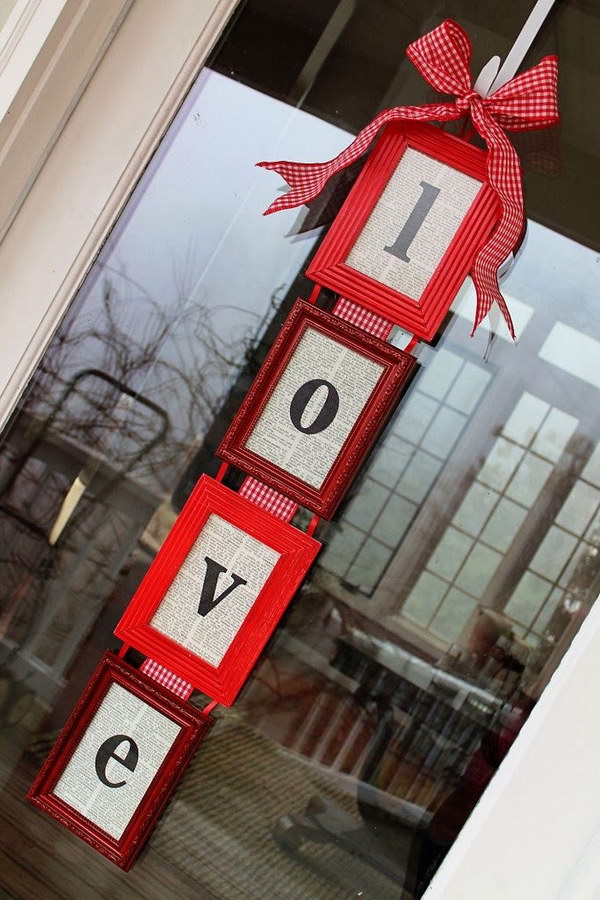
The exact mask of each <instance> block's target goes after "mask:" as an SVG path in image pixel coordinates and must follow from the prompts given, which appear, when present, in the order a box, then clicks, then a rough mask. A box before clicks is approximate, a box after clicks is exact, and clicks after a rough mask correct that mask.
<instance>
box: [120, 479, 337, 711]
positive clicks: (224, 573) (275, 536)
mask: <svg viewBox="0 0 600 900" xmlns="http://www.w3.org/2000/svg"><path fill="white" fill-rule="evenodd" d="M320 546H321V545H320V543H319V542H318V541H316V540H315V539H314V538H312V537H310V536H309V535H307V534H305V533H304V532H303V531H299V530H298V529H297V528H294V527H293V526H292V525H289V524H287V523H286V522H282V521H281V520H280V519H277V518H276V517H275V516H273V515H272V514H271V513H269V512H267V511H266V510H264V509H261V508H260V507H258V506H256V505H255V504H254V503H252V502H251V501H250V500H247V499H246V498H245V497H241V496H240V495H239V494H236V493H235V491H231V490H229V488H226V487H224V486H223V485H222V484H220V482H218V481H214V480H213V479H212V478H209V477H208V476H207V475H203V476H202V477H201V478H200V480H199V481H198V484H197V485H196V487H195V488H194V490H193V492H192V494H191V496H190V498H189V500H188V502H187V503H186V505H185V506H184V508H183V510H182V511H181V513H180V515H179V517H178V518H177V521H176V522H175V525H174V526H173V528H172V529H171V531H170V533H169V536H168V537H167V540H166V541H165V543H164V544H163V546H162V547H161V549H160V551H159V553H158V555H157V556H156V559H155V560H154V562H153V563H152V566H151V567H150V569H149V570H148V572H147V573H146V576H145V578H144V580H143V581H142V583H141V585H140V587H139V588H138V590H137V592H136V593H135V595H134V597H133V599H132V601H131V603H130V604H129V606H128V607H127V609H126V610H125V613H124V614H123V617H122V619H121V621H120V622H119V624H118V625H117V627H116V629H115V634H116V635H117V636H118V637H120V638H121V640H123V641H125V642H126V643H128V644H130V645H131V646H132V647H135V648H136V649H137V650H141V651H142V653H146V654H147V655H148V656H151V657H152V658H153V659H155V660H156V661H157V662H159V663H161V664H162V665H164V666H167V668H169V669H170V670H171V671H172V672H175V673H176V674H177V675H180V676H181V677H182V678H185V679H186V680H187V681H189V682H190V684H193V685H194V687H196V688H198V689H199V690H201V691H204V693H206V694H208V695H209V696H210V697H212V698H214V699H215V700H218V701H219V703H223V704H224V705H225V706H229V705H231V703H233V701H234V699H235V697H236V695H237V693H238V691H239V690H240V688H241V687H242V685H243V684H244V681H245V680H246V678H247V677H248V675H249V674H250V671H251V669H252V667H253V665H254V663H255V662H256V660H257V658H258V656H259V654H260V652H261V650H262V649H263V647H264V645H265V644H266V642H267V641H268V639H269V637H270V636H271V634H272V632H273V630H274V629H275V627H276V625H277V623H278V621H279V619H280V618H281V616H282V614H283V612H284V610H285V609H286V607H287V605H288V604H289V602H290V600H291V599H292V597H293V596H294V594H295V592H296V590H297V588H298V587H299V586H300V584H301V582H302V580H303V578H304V577H305V575H306V573H307V572H308V570H309V568H310V566H311V565H312V562H313V560H314V558H315V556H316V555H317V552H318V550H319V549H320Z"/></svg>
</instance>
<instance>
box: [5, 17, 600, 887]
mask: <svg viewBox="0 0 600 900" xmlns="http://www.w3.org/2000/svg"><path fill="white" fill-rule="evenodd" d="M105 4H106V5H105ZM25 5H27V4H26V2H25V0H23V3H22V4H21V7H22V8H23V7H24V6H25ZM34 5H35V6H36V8H37V6H38V5H39V6H44V8H45V11H46V13H47V14H48V16H51V11H52V10H51V7H52V9H53V12H54V14H55V15H56V16H57V17H58V16H59V14H60V13H62V14H63V16H64V14H65V10H66V9H67V8H68V10H69V11H70V13H71V14H72V16H74V17H75V18H77V16H79V19H78V20H77V21H79V22H80V24H82V27H81V29H80V30H79V31H78V29H76V28H71V30H70V31H69V35H70V39H69V40H67V41H65V42H63V44H62V45H61V46H60V47H59V48H58V49H57V47H56V46H54V53H53V55H51V59H50V63H48V60H47V59H46V65H47V66H48V65H49V66H50V68H49V69H48V70H47V76H48V79H49V83H52V75H53V73H54V74H56V73H57V72H61V71H64V65H65V62H68V59H69V56H68V54H69V53H73V52H75V53H76V52H77V51H78V50H79V52H81V53H83V52H84V48H85V47H86V46H87V47H88V49H87V56H86V59H85V65H82V66H81V67H80V68H78V69H77V78H78V79H79V81H78V83H77V84H76V83H74V82H73V81H71V82H70V84H69V85H68V90H67V91H66V93H63V94H60V92H59V94H60V96H59V97H58V100H57V101H56V103H55V106H54V107H53V109H54V118H53V119H51V121H50V123H49V125H48V123H46V126H47V127H46V126H45V130H43V134H41V136H40V135H38V136H40V141H39V142H38V145H36V153H37V156H36V155H35V154H34V158H33V160H32V159H29V162H28V164H32V167H31V168H30V170H29V173H28V174H27V173H26V176H27V177H26V178H25V180H24V181H23V180H21V182H20V183H19V191H20V193H19V196H18V197H17V198H16V201H15V202H16V206H15V203H13V205H12V206H11V209H14V215H12V216H11V215H9V218H10V219H11V224H10V227H9V228H8V230H7V232H6V234H5V236H4V239H3V240H2V243H0V271H1V272H2V279H1V287H0V290H1V291H2V299H1V301H0V325H1V326H2V334H3V335H4V341H3V353H2V357H1V358H0V424H1V423H2V422H4V421H6V419H7V417H8V416H9V414H10V412H11V411H12V409H13V408H14V405H15V403H16V401H17V399H18V397H19V396H20V394H21V392H22V390H23V389H24V387H25V385H26V383H27V380H28V379H29V377H30V375H31V373H32V372H33V370H34V368H35V366H36V365H37V362H38V360H39V358H40V356H41V354H42V353H43V351H44V349H45V347H46V346H47V343H48V341H49V340H50V338H51V336H52V334H53V332H54V330H55V328H56V327H57V325H58V323H59V321H60V319H61V317H62V315H63V314H64V312H65V310H66V309H67V306H68V304H69V302H70V301H71V299H72V297H73V295H74V293H75V291H76V290H77V288H78V286H79V284H80V283H81V282H82V280H83V278H84V277H85V274H86V272H87V271H88V270H89V267H90V266H91V264H92V262H93V259H94V258H95V256H96V254H97V252H98V250H99V249H100V247H101V245H102V243H103V241H104V240H105V238H106V236H107V234H108V232H109V231H110V228H111V227H112V225H113V223H114V221H115V220H116V217H117V216H118V214H119V212H120V210H121V209H122V208H123V205H124V204H125V202H126V200H127V198H128V196H129V194H130V193H131V190H132V189H133V186H134V185H135V183H136V181H137V179H138V178H139V176H140V174H141V173H142V171H143V169H144V167H145V166H146V165H147V163H148V161H149V159H150V157H151V155H152V153H153V152H154V150H155V148H156V146H157V144H158V142H159V140H160V138H161V136H162V134H163V133H164V131H165V130H166V128H167V126H168V124H169V123H170V121H171V120H172V118H173V116H174V114H175V112H176V110H177V108H178V106H179V104H180V102H181V100H182V99H183V97H184V96H185V94H186V92H187V90H188V88H189V86H190V84H191V83H192V81H193V79H194V78H195V76H196V74H197V72H198V70H199V68H200V66H201V65H202V63H203V61H204V60H205V59H206V56H207V54H208V53H209V51H210V49H211V48H212V47H213V45H214V42H215V40H216V39H217V38H218V36H219V35H220V33H221V30H222V28H223V27H224V25H225V23H226V22H227V20H228V18H229V16H230V14H231V12H232V11H233V9H234V7H235V5H236V0H177V2H176V3H164V2H162V0H161V2H157V0H133V2H131V0H110V3H108V2H107V0H102V2H101V3H99V2H98V0H91V3H90V2H89V0H87V2H86V0H70V2H61V0H56V2H54V3H53V4H52V3H51V2H50V0H38V3H34ZM109 6H110V12H109V13H108V12H106V10H107V9H108V7H109ZM99 7H101V8H103V9H104V10H105V12H106V15H103V16H100V18H101V19H102V22H98V21H97V20H96V26H97V30H96V31H95V32H94V23H93V19H90V18H88V19H86V14H87V15H88V16H91V15H92V10H94V9H95V10H96V15H97V14H98V8H99ZM29 11H30V12H31V11H32V7H31V6H30V7H29ZM61 22H62V23H63V24H64V19H63V20H61ZM51 24H52V23H51V20H50V18H46V26H47V30H48V34H52V27H50V26H51ZM83 24H85V26H86V27H85V28H83ZM55 26H56V23H55V24H54V26H53V27H55ZM67 30H68V29H67ZM90 31H91V32H93V33H94V34H95V37H94V40H93V41H92V42H91V45H89V46H88V45H86V43H85V40H86V39H85V37H84V35H85V34H87V36H88V39H89V36H90ZM23 33H24V34H27V27H25V28H24V32H23ZM54 36H55V37H56V33H55V35H54ZM63 36H64V35H63ZM0 37H1V35H0ZM21 37H22V35H21ZM28 37H29V40H28V41H26V42H25V44H23V46H22V49H23V51H24V50H25V48H26V47H28V48H29V51H30V53H31V48H32V47H33V36H32V34H31V33H29V35H28ZM59 43H60V42H59ZM44 46H46V47H48V45H47V44H46V42H44V41H42V42H41V44H40V47H38V51H37V55H36V53H33V56H32V58H31V59H30V60H29V65H30V69H27V66H26V65H25V67H24V71H25V76H24V77H23V79H22V81H21V82H19V81H18V79H17V80H16V81H13V82H12V84H11V85H9V86H8V87H7V90H14V92H15V96H16V95H17V94H18V92H19V90H21V89H22V87H23V85H24V84H25V83H26V76H27V72H28V71H30V70H31V69H33V68H34V66H35V61H36V59H38V56H39V53H40V52H42V49H43V48H44ZM40 48H41V49H40ZM61 48H62V49H61ZM11 52H12V54H13V57H14V58H13V63H14V64H16V63H17V62H19V60H18V58H17V56H18V53H19V50H18V48H17V49H15V48H14V47H13V50H12V51H11ZM14 54H17V56H14ZM65 54H67V55H66V56H65ZM1 62H2V46H1V40H0V64H1ZM21 63H23V59H21ZM22 71H23V66H22ZM45 71H46V70H45ZM76 80H77V79H76ZM85 85H87V86H85ZM84 86H85V91H84V90H83V87H84ZM54 96H55V97H56V96H57V94H56V93H55V94H54ZM1 100H2V97H1V95H0V130H1V128H2V126H3V119H2V115H1V111H2V110H1ZM29 100H31V95H30V97H29ZM34 106H35V103H33V105H30V106H29V107H27V106H26V105H25V106H24V109H25V108H29V109H33V108H34ZM21 124H22V127H23V128H24V129H25V130H24V131H23V134H31V132H28V131H27V128H28V127H29V126H30V125H31V118H29V119H28V118H27V115H24V118H23V120H22V123H21ZM34 136H35V135H34ZM40 152H41V156H40ZM10 171H11V170H10V166H7V165H6V164H5V160H3V159H2V158H0V189H2V188H3V187H4V185H6V184H7V178H8V177H9V175H10ZM22 175H23V173H22V172H21V176H22ZM0 193H2V191H1V190H0ZM13 199H15V198H13ZM0 212H1V210H0ZM599 676H600V604H598V605H597V606H596V607H594V608H593V609H592V611H591V613H590V614H589V616H588V618H587V620H586V621H585V622H584V623H583V626H582V628H581V630H580V632H579V634H578V635H577V636H576V638H575V640H574V642H573V645H572V647H571V649H570V650H569V651H568V653H567V655H566V657H565V659H564V661H563V663H562V664H561V666H560V667H559V668H558V670H557V672H556V674H555V675H554V677H553V678H552V680H551V682H550V684H549V686H548V687H547V688H546V690H545V692H544V693H543V695H542V697H541V699H540V701H539V703H538V705H537V707H536V708H535V709H534V711H533V713H532V715H531V716H530V718H529V720H528V721H527V723H526V724H525V726H524V728H523V730H522V732H521V734H520V736H519V738H518V739H517V741H516V742H515V744H514V746H513V748H512V749H511V750H510V752H509V754H508V756H507V758H506V760H505V761H504V763H503V764H502V766H501V768H500V769H499V771H498V773H497V775H496V776H495V778H494V779H493V780H492V783H491V785H490V786H489V788H488V789H487V791H486V792H485V794H484V795H483V797H482V799H481V801H480V803H479V804H478V806H477V808H476V809H475V811H474V813H473V814H472V816H471V817H470V819H469V821H468V823H467V825H466V826H465V827H464V829H463V831H462V832H461V834H460V836H459V838H458V840H457V841H456V843H455V845H454V846H453V848H452V849H451V851H450V853H449V855H448V857H447V859H446V861H445V862H444V864H443V865H442V867H441V869H440V871H439V873H438V875H437V876H436V877H435V879H434V881H433V884H432V885H431V887H430V888H429V890H428V892H427V895H426V896H427V897H428V898H431V900H433V898H435V900H438V898H439V900H442V898H443V900H554V898H556V900H592V898H598V897H600V887H599V886H600V855H599V854H598V853H597V852H594V849H595V848H597V847H598V845H599V844H600V778H598V777H597V776H596V768H597V765H596V760H597V758H598V757H599V756H600V704H599V703H598V701H597V699H596V698H593V699H592V697H591V689H592V688H593V687H595V686H596V685H597V684H598V683H599V682H600V678H599Z"/></svg>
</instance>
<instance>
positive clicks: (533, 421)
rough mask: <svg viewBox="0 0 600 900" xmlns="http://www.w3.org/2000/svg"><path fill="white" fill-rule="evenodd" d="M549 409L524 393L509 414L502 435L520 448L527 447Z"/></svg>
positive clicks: (535, 398) (546, 405)
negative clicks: (519, 445)
mask: <svg viewBox="0 0 600 900" xmlns="http://www.w3.org/2000/svg"><path fill="white" fill-rule="evenodd" d="M549 409H550V404H548V403H546V402H545V401H544V400H540V398H539V397H534V396H533V394H530V393H528V392H527V391H525V393H524V394H522V395H521V398H520V400H519V402H518V403H517V405H516V406H515V408H514V409H513V411H512V413H511V414H510V417H509V418H508V421H507V422H506V424H505V426H504V428H503V429H502V434H504V435H505V436H506V437H507V438H510V440H511V441H516V442H517V444H521V446H522V447H529V445H530V443H531V441H532V440H533V438H534V437H535V435H536V433H537V431H538V429H539V427H540V425H541V424H542V422H543V421H544V418H545V416H546V413H547V412H548V410H549Z"/></svg>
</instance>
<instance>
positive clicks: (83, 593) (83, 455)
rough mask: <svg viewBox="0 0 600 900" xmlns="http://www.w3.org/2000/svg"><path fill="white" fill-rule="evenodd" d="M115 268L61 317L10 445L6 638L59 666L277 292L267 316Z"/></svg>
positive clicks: (1, 513)
mask: <svg viewBox="0 0 600 900" xmlns="http://www.w3.org/2000/svg"><path fill="white" fill-rule="evenodd" d="M105 275H106V277H105V278H104V281H103V283H102V284H100V285H97V286H96V288H95V290H94V293H93V294H90V295H88V297H87V298H85V299H84V301H83V303H82V305H81V306H80V308H78V309H74V310H72V313H71V314H69V316H67V318H66V320H65V322H64V323H63V325H62V326H61V327H60V329H59V331H58V333H57V334H56V336H55V338H54V340H53V341H52V344H51V346H50V348H49V350H48V351H47V353H46V354H45V356H44V359H43V361H42V363H41V365H40V368H39V370H38V373H37V374H36V377H35V379H34V381H33V382H32V384H31V386H30V388H29V390H28V392H27V395H26V396H25V397H24V399H23V400H22V402H21V405H20V408H19V411H18V413H17V415H16V417H15V419H14V421H13V424H12V427H11V429H10V430H9V432H8V433H7V435H6V438H5V441H4V446H3V451H2V454H1V455H0V540H1V541H2V546H3V558H2V559H0V577H1V582H0V583H1V585H2V587H1V588H0V592H1V598H2V607H1V609H0V638H1V637H3V636H5V637H10V638H11V639H13V640H16V641H17V643H18V644H21V643H23V642H25V644H26V646H27V648H28V652H29V653H30V654H32V655H33V657H35V658H37V659H39V660H40V661H43V664H45V665H47V666H50V667H52V668H53V669H54V670H55V671H56V672H57V674H58V675H60V673H62V672H64V671H65V670H66V668H67V667H68V665H69V664H70V662H71V660H72V659H73V657H74V655H75V654H76V653H77V652H78V650H79V647H80V646H81V643H82V641H83V640H84V639H85V637H86V635H87V634H88V632H89V630H90V629H91V628H92V626H93V624H94V622H95V620H96V617H97V615H98V612H99V610H100V609H101V608H102V606H103V604H104V603H105V602H106V598H108V597H109V596H110V595H111V592H112V591H113V589H114V586H115V583H116V581H117V578H118V574H119V571H120V570H121V569H122V566H123V564H124V562H125V561H126V559H127V558H128V556H129V555H130V553H131V552H132V550H134V549H135V547H136V545H137V543H138V541H139V538H140V536H141V534H142V533H143V531H144V529H145V527H146V525H147V523H148V521H149V519H150V518H151V516H152V515H153V513H154V512H155V510H156V509H157V507H159V506H160V505H161V503H163V501H164V500H165V494H167V495H168V494H170V492H171V490H172V487H173V484H174V482H175V481H176V479H177V477H178V475H179V473H180V472H181V471H182V469H183V468H184V466H185V464H186V462H187V460H188V458H189V455H190V453H192V452H194V450H195V449H196V448H197V446H198V444H199V443H201V442H202V440H203V438H204V435H205V433H206V431H207V429H208V428H209V427H210V426H211V424H212V423H213V421H214V419H215V416H216V415H217V413H218V412H219V410H220V409H221V407H222V405H223V402H224V398H225V397H226V396H227V394H228V391H229V390H230V387H231V384H232V383H233V382H234V381H235V379H237V378H238V376H239V374H240V372H241V371H242V370H243V369H244V367H245V366H246V365H247V363H248V360H249V359H250V358H251V356H252V353H253V344H254V341H255V340H256V339H257V336H260V333H261V331H262V330H263V328H264V323H265V319H267V317H269V318H270V317H271V316H272V306H273V304H274V303H275V298H272V299H271V304H270V307H269V309H268V310H267V311H266V313H265V319H263V320H261V316H260V315H259V314H258V313H257V312H252V311H250V312H249V311H247V310H241V309H236V308H234V307H227V306H225V305H220V306H213V307H212V308H211V307H209V306H208V305H206V304H204V303H202V302H201V301H200V300H193V301H191V300H190V299H189V290H187V289H186V285H185V283H184V280H181V281H180V282H179V283H177V284H176V290H175V292H174V294H175V296H174V298H173V299H172V300H171V301H170V302H162V301H161V300H159V299H157V298H155V297H152V296H151V295H150V294H149V293H148V291H147V290H145V289H144V288H143V287H142V286H141V285H139V284H137V283H136V282H134V281H133V280H132V279H130V278H128V277H127V276H126V275H125V274H124V273H123V272H111V273H110V275H109V274H108V272H107V270H106V269H105ZM78 480H79V482H80V484H82V485H83V489H82V490H81V491H80V492H79V496H78V497H77V498H76V499H75V500H74V501H72V502H71V503H70V505H69V503H68V502H67V501H68V499H69V497H70V496H71V497H72V496H73V486H74V484H75V483H76V482H77V481H78ZM65 503H67V506H68V508H67V510H66V513H65ZM61 515H62V516H63V517H64V518H65V520H66V524H65V527H64V529H63V530H61V531H60V532H59V536H58V538H57V542H56V546H51V545H52V544H53V543H54V541H53V540H52V538H51V535H52V533H53V530H54V533H56V523H57V521H58V519H59V517H60V516H61ZM49 538H50V540H49Z"/></svg>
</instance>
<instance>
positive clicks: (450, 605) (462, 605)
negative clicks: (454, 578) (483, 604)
mask: <svg viewBox="0 0 600 900" xmlns="http://www.w3.org/2000/svg"><path fill="white" fill-rule="evenodd" d="M475 606H476V604H475V601H474V600H473V598H472V597H468V596H467V595H466V594H463V592H462V591H457V590H456V588H452V590H451V591H449V592H448V596H447V597H446V599H445V600H444V602H443V603H442V605H441V606H440V608H439V610H438V611H437V613H436V614H435V616H434V618H433V620H432V622H431V630H432V631H434V632H435V633H436V634H439V635H440V636H441V637H443V638H445V639H446V640H448V641H455V640H456V639H457V638H458V636H459V634H460V633H461V631H462V630H463V628H464V627H465V624H466V623H467V621H468V619H469V618H470V616H471V614H472V612H473V610H474V609H475Z"/></svg>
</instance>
